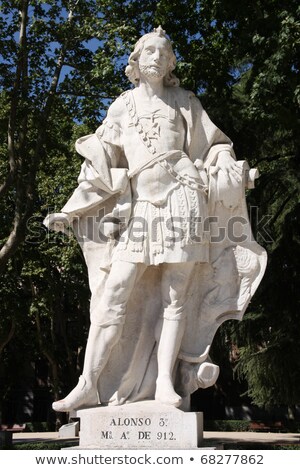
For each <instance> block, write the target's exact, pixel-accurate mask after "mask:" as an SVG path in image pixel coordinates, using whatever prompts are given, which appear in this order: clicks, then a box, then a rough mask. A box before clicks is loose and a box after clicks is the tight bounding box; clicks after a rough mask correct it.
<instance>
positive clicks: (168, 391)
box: [155, 318, 185, 407]
mask: <svg viewBox="0 0 300 470" xmlns="http://www.w3.org/2000/svg"><path fill="white" fill-rule="evenodd" d="M184 325H185V323H184V321H182V320H181V321H180V320H169V319H166V318H165V319H164V321H163V327H162V331H161V336H160V340H159V345H158V351H157V362H158V376H157V381H156V392H155V400H157V401H160V402H161V403H163V404H165V405H171V406H176V407H179V406H180V405H181V403H182V398H181V396H180V395H178V394H177V393H176V392H175V390H174V385H173V377H172V375H173V369H174V365H175V361H176V359H177V355H178V352H179V349H180V344H181V340H182V336H183V331H184Z"/></svg>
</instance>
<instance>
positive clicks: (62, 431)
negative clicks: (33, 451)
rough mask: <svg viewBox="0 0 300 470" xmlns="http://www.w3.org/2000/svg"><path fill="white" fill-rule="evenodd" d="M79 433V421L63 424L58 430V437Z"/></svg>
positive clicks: (74, 435)
mask: <svg viewBox="0 0 300 470" xmlns="http://www.w3.org/2000/svg"><path fill="white" fill-rule="evenodd" d="M78 435H79V422H78V421H76V422H73V423H68V424H64V425H63V426H61V427H60V428H59V430H58V437H60V438H64V439H67V438H69V437H76V436H78Z"/></svg>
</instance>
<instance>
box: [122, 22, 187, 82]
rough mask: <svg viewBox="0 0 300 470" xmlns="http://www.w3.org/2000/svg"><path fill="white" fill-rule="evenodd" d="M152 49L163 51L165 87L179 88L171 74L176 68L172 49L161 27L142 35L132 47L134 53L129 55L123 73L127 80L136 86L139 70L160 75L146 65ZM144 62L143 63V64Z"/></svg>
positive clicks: (176, 80)
mask: <svg viewBox="0 0 300 470" xmlns="http://www.w3.org/2000/svg"><path fill="white" fill-rule="evenodd" d="M153 48H154V49H155V48H157V49H159V50H160V51H163V57H162V59H161V61H162V62H163V67H162V70H163V79H164V84H165V86H173V87H176V86H179V79H178V78H177V77H176V76H175V75H174V74H173V73H172V71H173V70H174V69H175V66H176V57H175V54H174V52H173V49H172V45H171V42H170V40H169V39H168V38H167V36H166V32H165V31H164V30H163V29H162V27H161V26H159V27H158V28H155V29H154V30H153V32H151V33H148V34H144V36H142V37H141V38H140V39H139V40H138V41H137V43H136V44H135V46H134V51H133V52H132V53H131V54H130V56H129V59H128V64H129V65H128V66H127V67H126V70H125V73H126V75H127V77H128V78H129V80H130V81H131V82H132V83H133V84H134V85H135V86H137V85H138V84H139V81H140V70H141V71H143V73H147V74H152V75H153V76H155V74H157V75H158V76H159V74H160V73H161V70H155V68H151V67H149V66H148V65H147V53H146V51H148V50H149V54H151V51H152V50H153ZM144 62H145V63H144Z"/></svg>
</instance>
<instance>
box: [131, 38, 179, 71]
mask: <svg viewBox="0 0 300 470" xmlns="http://www.w3.org/2000/svg"><path fill="white" fill-rule="evenodd" d="M170 58H171V50H170V43H169V41H168V40H167V39H165V38H161V37H159V36H154V37H152V38H149V39H147V41H145V43H144V47H143V50H142V52H141V55H140V57H139V61H138V62H139V70H140V73H141V75H144V76H145V77H146V78H152V79H162V78H163V77H164V76H165V75H166V74H167V72H168V70H169V64H170Z"/></svg>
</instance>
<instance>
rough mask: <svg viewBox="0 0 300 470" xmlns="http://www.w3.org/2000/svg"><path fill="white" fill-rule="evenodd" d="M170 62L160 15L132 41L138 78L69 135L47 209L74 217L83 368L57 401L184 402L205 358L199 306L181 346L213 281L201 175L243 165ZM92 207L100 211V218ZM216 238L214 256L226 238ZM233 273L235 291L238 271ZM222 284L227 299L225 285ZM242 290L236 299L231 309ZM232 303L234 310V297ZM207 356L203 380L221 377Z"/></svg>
mask: <svg viewBox="0 0 300 470" xmlns="http://www.w3.org/2000/svg"><path fill="white" fill-rule="evenodd" d="M175 65H176V58H175V55H174V53H173V50H172V46H171V43H170V41H169V39H168V38H167V36H166V34H165V32H164V31H163V30H162V28H161V27H159V28H157V29H155V30H154V31H153V32H152V33H149V34H145V35H144V36H143V37H142V38H141V39H140V40H139V41H138V42H137V44H136V45H135V48H134V51H133V53H132V54H131V55H130V57H129V65H128V66H127V68H126V74H127V76H128V77H129V79H130V81H131V82H132V83H133V84H134V86H135V88H134V89H131V90H128V91H126V92H124V93H123V94H122V95H121V96H120V97H119V98H117V99H116V100H115V101H114V102H113V103H112V105H111V106H110V107H109V109H108V112H107V117H106V118H105V120H104V121H103V123H102V125H101V126H100V127H99V128H98V129H97V130H96V132H95V134H92V135H88V136H85V137H82V138H80V139H79V140H78V141H77V142H76V149H77V151H78V152H79V154H80V155H82V156H83V157H84V158H85V161H84V163H83V165H82V170H81V173H80V175H79V180H78V182H79V186H78V188H77V189H76V190H75V192H74V194H73V195H72V197H71V198H70V200H69V201H68V202H67V204H66V205H65V207H64V208H63V209H62V213H60V214H52V215H50V216H48V218H47V219H46V222H45V223H46V224H47V225H48V226H49V227H50V228H54V229H56V230H62V229H64V226H66V225H69V224H71V225H72V226H73V229H74V231H75V233H76V235H77V236H78V239H79V241H80V243H81V245H82V249H83V252H84V255H85V258H86V262H87V266H88V270H89V281H90V288H91V292H92V299H91V326H90V332H89V337H88V342H87V348H86V353H85V361H84V367H83V372H82V375H81V377H80V378H79V382H78V384H77V386H76V387H75V388H74V389H73V390H72V391H71V392H70V393H69V395H67V396H66V397H65V398H63V399H62V400H59V401H56V402H55V403H53V408H54V410H56V411H70V410H73V409H79V408H85V407H89V406H94V405H97V404H99V403H111V404H121V403H127V402H133V401H139V400H142V399H155V400H157V401H159V402H161V403H164V404H168V405H173V406H175V407H180V406H181V405H182V399H183V396H184V395H185V396H187V395H188V394H189V393H191V391H193V390H194V389H195V380H194V381H193V380H190V378H191V377H192V375H193V374H191V368H194V369H195V363H196V366H197V368H198V369H197V370H198V371H199V366H201V364H202V365H203V364H204V361H205V360H206V359H207V357H208V350H209V346H210V343H211V340H212V336H213V334H214V332H215V330H216V329H217V327H218V325H219V324H220V322H219V323H217V322H216V321H215V318H211V319H210V320H207V318H206V317H205V319H204V323H205V325H207V321H208V323H209V321H210V323H209V324H210V325H211V328H210V330H209V332H208V333H207V334H206V335H205V338H204V339H201V341H200V343H201V344H199V347H198V350H197V351H192V350H191V351H190V352H188V348H189V347H191V349H193V348H194V349H195V348H196V349H197V347H196V346H195V347H194V346H190V345H191V344H193V345H196V344H197V331H200V330H199V328H200V329H201V328H202V327H201V325H200V323H201V322H200V323H199V318H201V302H202V301H203V298H204V299H205V295H206V293H207V292H211V290H212V288H215V284H216V283H217V281H216V279H215V278H214V277H213V276H214V274H213V273H214V268H213V266H212V263H213V259H212V257H211V249H210V239H209V236H210V233H209V226H208V224H207V223H206V221H207V218H208V215H209V213H208V211H209V201H208V184H209V180H208V176H209V175H211V177H212V178H217V177H218V176H219V178H221V179H222V180H223V181H225V182H228V184H231V185H233V186H234V187H235V188H238V187H241V186H242V180H243V171H242V166H241V165H240V164H239V163H238V162H236V160H235V156H234V153H233V149H232V143H231V141H230V139H229V138H228V137H227V136H226V135H225V134H224V133H223V132H221V131H220V130H219V129H218V128H217V127H216V126H215V125H214V124H213V123H212V122H211V121H210V119H209V118H208V116H207V114H206V113H205V111H204V110H203V108H202V106H201V104H200V101H199V100H198V98H196V97H195V95H194V94H193V93H192V92H190V91H186V90H184V89H182V88H180V87H179V80H178V79H177V78H176V77H175V75H174V74H173V70H174V68H175ZM237 201H238V202H239V201H240V199H238V198H237ZM238 202H237V205H236V207H238V205H239V204H238ZM100 208H101V209H103V208H105V210H106V215H104V216H103V217H101V222H100V225H99V224H98V225H97V222H96V221H97V220H98V219H97V217H96V215H97V214H98V215H99V209H100ZM108 210H109V211H110V213H109V214H107V211H108ZM231 210H232V208H231ZM91 215H93V217H92V218H91ZM91 220H93V222H91ZM90 223H92V224H93V227H94V228H95V226H96V225H97V231H96V232H95V231H94V232H93V237H91V236H88V235H87V234H88V232H89V231H90V229H89V228H88V227H87V225H88V224H90ZM99 230H100V231H99ZM95 233H96V234H97V236H96V235H95ZM97 237H98V238H97ZM222 246H223V247H222V249H219V251H218V254H217V257H218V258H219V257H220V256H221V254H222V252H223V251H224V249H227V250H228V247H229V248H230V249H231V246H233V245H232V243H230V241H229V242H228V243H227V245H224V244H223V245H222ZM234 247H236V246H235V245H234ZM231 253H233V251H232V249H231V251H230V256H229V258H230V263H231V264H232V266H234V268H232V269H236V264H234V263H235V261H234V259H235V258H234V254H232V256H231ZM227 258H228V256H227ZM227 258H226V259H227ZM201 273H204V275H203V274H201ZM260 273H261V270H260ZM203 280H205V282H204V283H202V281H203ZM235 282H236V288H235V292H234V294H233V295H232V296H231V298H232V299H235V300H233V301H232V302H235V303H236V302H237V300H236V299H237V298H238V296H239V292H240V291H239V284H238V283H239V282H240V281H238V280H237V279H236V280H235ZM202 284H203V285H204V287H203V289H204V290H203V292H202V294H201V295H200V296H199V289H200V290H201V285H202ZM205 289H206V290H205ZM222 289H223V290H222ZM222 289H221V290H220V289H219V291H220V292H223V294H222V295H223V297H224V298H226V299H227V300H228V289H229V288H224V287H223V288H222ZM224 289H225V291H226V294H225V296H224ZM226 289H227V290H226ZM230 289H231V291H232V288H230ZM219 291H218V292H219ZM231 291H230V292H231ZM226 296H227V297H226ZM201 299H202V300H201ZM227 300H226V301H227ZM248 301H249V299H248V300H246V301H244V304H243V307H242V308H240V309H239V308H238V307H237V306H236V311H238V312H239V313H238V314H240V312H241V311H242V310H244V309H245V306H246V304H247V303H248ZM220 302H221V304H222V300H220V301H219V303H220ZM218 308H219V307H218ZM219 310H220V309H219ZM223 310H224V311H225V312H227V311H228V305H226V306H225V307H224V308H223ZM230 312H231V318H232V306H231V307H230ZM222 314H224V312H223V313H222ZM205 315H206V316H207V308H206V311H205V312H204V316H205ZM223 316H224V315H223ZM201 331H202V330H201ZM203 331H204V330H203ZM193 335H196V337H194V336H193ZM200 336H201V335H200ZM189 343H190V345H189ZM195 357H197V358H198V359H196V360H195ZM199 358H200V359H199ZM205 364H207V363H205ZM214 367H215V368H210V369H209V370H210V371H211V373H212V377H211V378H210V380H209V384H210V385H211V384H212V383H214V381H215V380H216V377H217V371H216V369H217V366H214ZM201 370H202V372H203V367H202V369H201ZM187 371H189V374H188V377H189V378H188V380H186V381H185V382H186V383H187V382H191V383H193V386H192V387H193V390H191V389H188V387H187V386H184V385H183V384H184V379H183V376H184V374H185V376H186V373H187ZM206 371H207V369H206ZM193 373H194V372H193ZM197 374H198V375H197ZM200 376H201V374H200V375H199V373H198V372H197V371H196V373H194V377H196V382H197V384H198V385H197V386H201V383H202V385H203V383H204V382H205V380H204V378H203V377H202V379H201V377H200ZM201 380H202V381H201ZM199 383H200V385H199ZM197 386H196V388H197ZM204 386H205V385H204Z"/></svg>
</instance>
